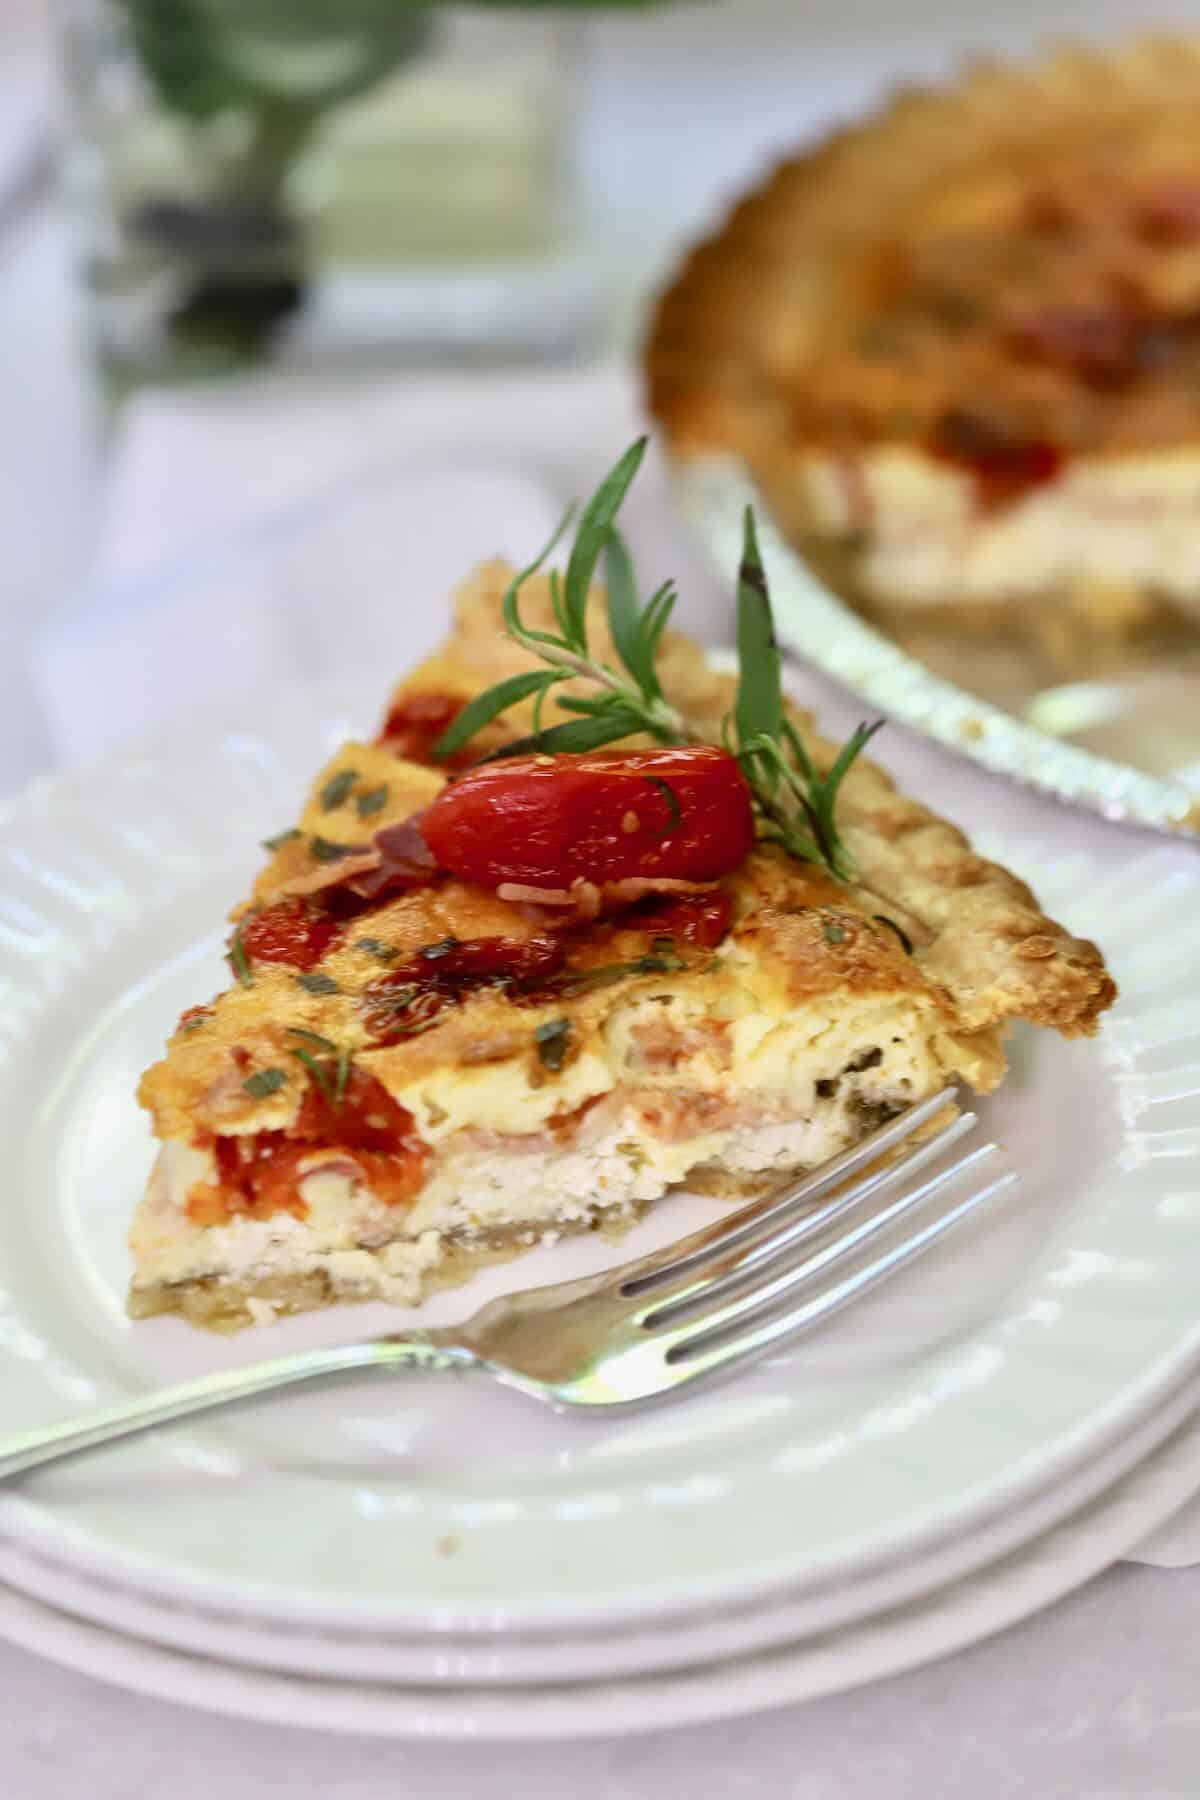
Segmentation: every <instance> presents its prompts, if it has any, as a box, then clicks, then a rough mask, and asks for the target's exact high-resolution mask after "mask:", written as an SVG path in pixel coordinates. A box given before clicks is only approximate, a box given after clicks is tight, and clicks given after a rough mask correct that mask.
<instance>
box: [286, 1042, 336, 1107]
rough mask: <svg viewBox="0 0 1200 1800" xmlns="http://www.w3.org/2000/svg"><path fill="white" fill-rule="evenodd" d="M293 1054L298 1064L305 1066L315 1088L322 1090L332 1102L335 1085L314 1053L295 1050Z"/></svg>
mask: <svg viewBox="0 0 1200 1800" xmlns="http://www.w3.org/2000/svg"><path fill="white" fill-rule="evenodd" d="M291 1054H292V1055H293V1056H294V1057H295V1058H296V1061H297V1062H299V1063H303V1064H304V1067H305V1068H306V1069H307V1071H308V1075H309V1079H310V1080H311V1082H312V1084H313V1086H314V1087H317V1088H320V1090H321V1092H322V1093H323V1094H324V1096H325V1098H326V1099H327V1100H332V1099H333V1097H334V1090H333V1083H332V1082H331V1081H330V1079H329V1075H328V1072H327V1071H326V1070H325V1069H323V1068H322V1067H321V1065H320V1063H319V1062H318V1061H317V1059H316V1057H315V1056H314V1055H313V1054H312V1052H311V1051H310V1050H293V1051H292V1052H291Z"/></svg>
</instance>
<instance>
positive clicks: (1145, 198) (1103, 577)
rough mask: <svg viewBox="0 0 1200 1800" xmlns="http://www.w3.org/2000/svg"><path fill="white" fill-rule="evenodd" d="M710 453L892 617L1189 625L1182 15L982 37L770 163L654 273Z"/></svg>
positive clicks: (1114, 655)
mask: <svg viewBox="0 0 1200 1800" xmlns="http://www.w3.org/2000/svg"><path fill="white" fill-rule="evenodd" d="M646 369H647V377H648V388H649V401H650V406H651V410H652V412H653V413H654V415H655V416H656V417H657V419H658V420H659V421H660V423H661V424H662V426H663V427H664V429H665V431H666V433H667V435H668V438H669V441H670V444H671V446H672V448H673V451H674V454H675V456H676V457H677V458H679V459H681V460H683V461H685V462H690V461H694V460H695V459H699V458H710V457H722V456H728V457H731V458H734V459H736V461H737V462H738V463H739V464H740V465H741V466H742V467H744V468H747V469H748V470H749V471H750V473H751V474H752V476H753V478H754V480H755V482H756V484H757V486H758V488H759V490H760V491H761V493H762V494H763V495H764V497H765V498H766V500H767V502H768V503H769V505H770V507H771V509H772V511H773V513H774V515H775V518H776V520H777V522H778V523H779V524H780V525H781V526H782V527H783V528H784V529H785V530H786V531H787V532H788V533H789V534H790V535H791V536H792V537H793V539H794V540H795V541H796V542H797V543H798V545H799V546H800V547H801V548H802V549H803V550H804V551H805V553H806V554H807V556H808V557H809V559H810V561H811V562H812V563H813V565H814V566H815V567H816V569H817V570H818V572H820V573H822V574H823V575H824V576H825V577H826V578H827V579H829V580H830V582H831V585H833V586H834V587H835V588H836V589H838V591H840V592H841V593H842V594H843V595H845V596H846V597H847V598H848V599H850V600H851V601H852V602H853V603H854V604H856V605H857V606H858V607H859V608H860V609H861V610H863V611H865V612H866V613H867V614H868V615H869V616H871V617H874V618H875V619H876V620H878V621H879V622H880V623H882V624H883V625H884V626H885V627H886V628H887V629H888V630H889V631H890V632H891V633H892V634H893V635H896V636H899V637H900V639H901V641H905V639H906V638H909V637H910V635H911V634H912V633H913V632H919V631H922V630H933V629H936V630H937V631H938V632H940V633H942V634H943V635H946V634H953V633H969V634H972V635H973V636H974V637H975V638H976V639H977V640H978V639H979V638H980V637H981V636H983V635H987V636H989V637H991V638H993V639H1002V640H1003V639H1008V640H1011V641H1013V642H1016V643H1027V644H1029V645H1031V646H1032V647H1033V648H1034V649H1035V650H1039V651H1042V652H1044V653H1045V654H1046V656H1047V657H1048V659H1049V662H1050V664H1051V666H1052V667H1055V668H1064V667H1065V668H1073V669H1082V670H1086V669H1087V668H1088V667H1089V665H1090V666H1093V667H1095V668H1097V669H1099V668H1103V667H1106V666H1110V665H1112V666H1115V665H1116V664H1119V663H1120V662H1121V661H1122V659H1123V653H1124V652H1125V651H1126V650H1128V649H1129V648H1130V647H1135V648H1136V647H1137V646H1139V645H1140V646H1146V645H1153V646H1155V647H1156V648H1158V649H1161V648H1163V647H1165V646H1167V645H1170V646H1175V645H1177V644H1179V643H1190V644H1192V645H1193V646H1195V645H1196V644H1198V643H1200V637H1198V636H1197V633H1196V627H1197V626H1198V625H1200V42H1193V41H1187V40H1181V41H1175V40H1162V39H1144V40H1140V41H1138V42H1136V43H1134V44H1132V45H1130V46H1128V47H1126V48H1124V49H1122V50H1118V51H1113V52H1106V51H1085V50H1063V51H1059V52H1057V53H1055V54H1052V55H1048V56H1046V57H1044V58H1043V59H1042V60H1040V61H1037V62H1035V63H1033V64H1032V65H1030V66H1027V67H1008V66H1002V65H999V64H993V63H981V64H978V65H976V66H973V67H971V68H970V69H969V70H968V71H967V72H966V73H965V74H964V75H963V76H962V78H961V79H960V80H958V81H957V82H956V83H955V84H954V85H952V86H948V87H946V88H945V89H943V90H934V91H914V92H905V93H903V94H901V95H900V96H899V97H898V98H896V99H895V100H894V101H893V102H892V103H891V104H890V105H889V106H887V108H886V109H885V110H883V111H882V112H880V113H879V114H878V115H877V116H875V117H874V118H871V119H869V120H868V121H867V122H866V123H864V124H863V125H861V126H860V127H858V128H857V129H852V130H844V131H841V132H838V133H837V134H836V135H834V136H832V137H830V138H829V139H827V140H826V141H825V142H824V143H822V144H820V145H818V146H817V147H816V148H814V149H812V150H810V151H808V152H807V153H805V154H802V155H800V156H798V157H796V158H795V159H794V160H792V161H790V162H787V163H785V164H784V165H783V166H782V167H780V168H779V169H777V170H776V172H775V173H774V175H773V176H772V177H771V178H770V179H769V180H768V181H767V182H766V184H765V185H764V186H763V187H762V188H760V189H759V190H758V191H757V192H755V193H753V194H752V195H750V197H749V198H747V199H746V200H745V201H744V202H743V203H742V204H741V205H740V206H739V207H738V208H737V209H736V211H735V212H734V213H733V215H732V217H731V218H730V219H729V220H728V222H727V223H726V224H725V225H724V227H723V228H722V229H721V230H719V232H718V233H717V235H716V236H715V237H713V238H712V240H711V241H710V242H708V243H705V244H704V245H703V246H702V247H701V248H699V249H698V250H697V251H696V252H695V253H694V254H693V255H692V257H691V258H690V260H689V261H688V262H687V263H686V265H685V266H684V268H683V269H682V271H681V272H680V273H679V275H678V277H677V278H676V280H675V281H674V283H673V285H672V286H671V287H670V288H669V290H668V291H667V293H666V294H665V296H664V297H663V298H662V300H661V302H660V304H659V306H658V309H657V314H656V317H655V319H654V322H653V325H652V329H651V332H650V335H649V340H648V345H647V351H646Z"/></svg>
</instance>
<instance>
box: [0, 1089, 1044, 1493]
mask: <svg viewBox="0 0 1200 1800" xmlns="http://www.w3.org/2000/svg"><path fill="white" fill-rule="evenodd" d="M954 1099H955V1094H954V1091H953V1090H952V1089H946V1090H945V1091H944V1092H942V1093H940V1094H935V1095H934V1096H933V1097H932V1098H930V1099H928V1100H925V1101H922V1102H921V1104H920V1105H919V1106H914V1107H911V1108H910V1109H909V1110H908V1111H907V1112H905V1113H902V1114H901V1115H900V1116H899V1117H898V1118H896V1119H893V1120H892V1121H891V1122H890V1123H889V1124H887V1125H885V1126H884V1127H883V1128H882V1129H881V1130H879V1131H876V1132H875V1133H873V1134H872V1135H871V1136H870V1137H868V1138H866V1139H864V1140H863V1142H862V1143H860V1144H858V1145H856V1146H855V1148H854V1149H852V1150H848V1151H846V1152H845V1153H844V1154H843V1155H841V1156H838V1157H835V1158H834V1159H833V1160H832V1161H831V1162H829V1163H827V1164H825V1165H824V1167H823V1168H821V1169H818V1170H816V1171H815V1172H814V1173H812V1174H808V1175H805V1176H804V1177H803V1178H801V1179H799V1180H795V1179H793V1180H792V1181H790V1182H789V1183H788V1184H787V1185H786V1187H784V1188H782V1189H781V1190H779V1191H778V1192H776V1193H773V1194H770V1195H768V1196H767V1197H766V1198H765V1199H759V1200H757V1201H755V1202H754V1203H753V1204H752V1205H750V1206H748V1207H744V1208H742V1209H741V1210H740V1211H739V1212H736V1213H734V1214H732V1215H729V1214H727V1215H726V1216H725V1217H723V1218H720V1219H717V1220H715V1221H714V1222H713V1223H712V1224H711V1225H707V1226H705V1227H704V1229H703V1230H701V1231H697V1232H695V1233H694V1234H693V1235H692V1236H690V1237H686V1238H682V1239H681V1240H680V1241H679V1242H678V1243H674V1244H670V1245H668V1246H667V1247H666V1248H665V1249H662V1250H656V1251H654V1252H653V1253H652V1254H651V1255H649V1256H644V1257H642V1258H640V1260H638V1261H637V1262H631V1263H625V1264H624V1265H623V1266H622V1267H620V1268H617V1269H608V1270H605V1271H604V1273H603V1274H600V1275H592V1276H587V1277H585V1278H584V1279H583V1280H579V1281H568V1282H560V1283H558V1284H557V1285H555V1286H553V1287H542V1288H530V1289H527V1290H526V1291H525V1292H524V1293H519V1294H508V1295H505V1296H504V1297H503V1298H501V1299H498V1300H491V1301H489V1302H488V1303H487V1305H485V1306H483V1307H481V1308H480V1310H479V1311H478V1312H477V1313H475V1314H474V1316H473V1317H472V1318H469V1319H468V1320H466V1322H465V1323H464V1324H461V1325H451V1326H447V1327H444V1328H441V1329H437V1330H432V1331H415V1332H406V1333H405V1334H404V1335H403V1336H400V1335H397V1336H389V1337H383V1338H377V1339H373V1340H371V1341H369V1342H364V1343H357V1344H344V1345H334V1346H332V1347H330V1348H328V1349H323V1350H307V1351H301V1352H300V1353H298V1354H296V1355H292V1356H280V1357H275V1358H273V1359H272V1360H271V1361H269V1362H259V1363H252V1364H251V1365H250V1366H249V1367H247V1368H244V1369H233V1370H229V1371H222V1372H221V1373H220V1374H217V1375H206V1376H203V1377H201V1379H200V1380H198V1381H188V1382H183V1383H181V1384H180V1385H178V1386H176V1387H169V1388H163V1389H160V1390H159V1391H158V1392H155V1393H151V1394H147V1395H144V1396H143V1397H141V1398H139V1399H136V1400H129V1401H125V1402H123V1403H122V1404H121V1405H119V1406H110V1407H106V1408H104V1409H103V1410H102V1411H98V1412H93V1413H89V1414H85V1415H84V1416H83V1417H81V1418H75V1419H67V1420H64V1421H62V1422H61V1423H60V1424H57V1425H49V1426H46V1427H45V1428H44V1429H41V1430H38V1431H28V1432H23V1433H21V1434H20V1435H18V1436H14V1437H10V1438H8V1439H7V1440H0V1479H4V1478H5V1477H7V1476H10V1475H16V1474H19V1473H20V1472H21V1471H22V1470H26V1469H32V1468H35V1467H37V1466H38V1465H39V1464H42V1463H47V1462H53V1461H54V1460H55V1459H56V1458H58V1457H62V1456H70V1455H74V1454H75V1453H77V1452H78V1451H81V1450H90V1449H93V1448H95V1447H96V1446H97V1445H100V1444H107V1443H111V1442H112V1441H113V1440H114V1439H116V1438H123V1437H128V1436H131V1435H132V1434H133V1433H135V1432H139V1431H146V1430H148V1429H150V1428H151V1427H154V1426H159V1425H169V1424H173V1423H174V1422H175V1421H176V1420H178V1419H186V1418H190V1417H192V1416H194V1415H195V1414H197V1413H204V1412H212V1411H214V1410H215V1409H216V1408H218V1407H221V1406H228V1405H230V1404H232V1403H233V1402H236V1401H241V1400H251V1399H255V1398H257V1397H258V1396H259V1395H261V1394H267V1393H270V1392H272V1391H273V1390H274V1389H276V1388H287V1387H294V1386H297V1385H298V1384H301V1383H304V1382H314V1381H319V1380H322V1379H327V1378H328V1377H330V1376H338V1375H345V1374H349V1373H351V1372H354V1371H362V1370H385V1369H386V1370H389V1371H391V1370H400V1369H436V1370H449V1371H451V1372H454V1373H459V1374H462V1373H467V1372H470V1371H474V1372H477V1373H482V1374H485V1375H491V1376H494V1377H495V1379H496V1380H497V1381H500V1382H503V1383H504V1384H505V1385H506V1386H508V1387H514V1388H517V1389H519V1390H520V1392H521V1393H523V1394H528V1395H530V1396H531V1397H532V1398H533V1399H536V1400H542V1401H545V1402H546V1403H547V1404H549V1405H550V1406H553V1407H556V1408H558V1409H559V1410H560V1411H576V1410H578V1411H582V1412H591V1413H594V1414H596V1415H601V1416H602V1415H604V1414H607V1413H611V1412H614V1411H617V1410H619V1409H632V1408H636V1407H642V1406H648V1405H651V1404H653V1403H655V1402H659V1401H663V1400H665V1399H667V1398H669V1397H670V1396H672V1395H675V1394H679V1393H682V1392H684V1391H687V1390H689V1389H691V1388H693V1387H695V1386H696V1385H697V1384H699V1383H701V1382H705V1381H710V1380H713V1379H715V1378H717V1377H719V1376H726V1375H729V1374H731V1373H733V1372H734V1371H735V1370H737V1369H740V1368H742V1367H743V1366H744V1365H745V1364H747V1363H749V1362H751V1361H753V1360H754V1359H755V1358H757V1357H760V1356H762V1355H764V1354H765V1353H767V1352H768V1351H771V1350H775V1349H778V1348H779V1347H780V1346H781V1345H783V1344H786V1343H789V1342H790V1341H792V1340H793V1339H794V1338H796V1337H798V1336H800V1335H801V1334H802V1333H803V1332H806V1331H810V1330H811V1329H812V1328H813V1327H814V1326H816V1325H820V1324H821V1323H823V1322H824V1321H825V1320H826V1319H829V1318H831V1317H832V1316H833V1314H834V1313H837V1312H840V1311H841V1310H842V1309H843V1308H844V1307H847V1306H850V1305H851V1304H852V1303H853V1302H854V1301H855V1300H858V1299H860V1298H861V1297H862V1296H863V1295H864V1294H867V1293H869V1292H870V1291H871V1289H872V1288H874V1287H877V1286H878V1285H879V1284H880V1283H881V1282H883V1281H886V1280H888V1279H889V1277H891V1276H892V1275H894V1274H896V1273H897V1271H898V1270H900V1269H902V1268H904V1266H905V1265H906V1264H907V1263H910V1262H912V1261H913V1259H914V1258H915V1257H917V1256H920V1255H921V1254H922V1252H923V1251H925V1250H928V1249H929V1248H930V1247H931V1245H933V1244H935V1243H937V1242H938V1240H939V1239H940V1238H942V1237H944V1236H945V1235H946V1233H947V1232H949V1231H951V1230H953V1228H954V1227H955V1226H956V1225H958V1224H959V1223H960V1222H961V1221H962V1220H963V1219H965V1218H966V1217H967V1216H968V1215H969V1214H970V1213H972V1212H974V1211H975V1209H976V1208H977V1207H979V1206H981V1205H982V1204H983V1203H984V1202H985V1201H987V1200H990V1199H992V1198H993V1197H994V1196H995V1195H997V1194H999V1193H1001V1192H1002V1191H1004V1190H1005V1189H1008V1188H1011V1187H1012V1185H1013V1184H1014V1182H1015V1181H1016V1179H1017V1177H1016V1174H1015V1173H1014V1172H1013V1171H1011V1170H1007V1171H1006V1170H1003V1169H999V1168H998V1167H997V1162H996V1159H997V1156H998V1151H997V1147H996V1145H995V1144H992V1143H988V1144H983V1145H980V1146H979V1147H977V1148H976V1149H974V1150H970V1151H967V1152H965V1153H959V1154H957V1155H955V1156H953V1157H951V1158H949V1159H947V1152H948V1151H949V1150H950V1149H951V1148H952V1147H953V1146H955V1145H957V1144H958V1143H959V1141H960V1140H961V1139H962V1138H963V1137H965V1136H966V1134H967V1133H968V1132H970V1131H971V1130H972V1128H973V1127H974V1125H975V1123H976V1119H975V1115H974V1114H973V1113H969V1112H968V1113H962V1114H959V1115H958V1116H957V1117H955V1118H954V1119H953V1121H952V1122H951V1123H948V1124H946V1125H945V1126H943V1127H942V1128H941V1129H935V1130H934V1131H933V1133H932V1135H930V1136H928V1137H926V1138H924V1139H923V1140H921V1141H919V1142H917V1143H915V1144H914V1143H913V1142H912V1141H911V1140H912V1138H913V1135H914V1133H916V1132H918V1131H920V1130H921V1128H922V1127H923V1126H927V1125H931V1124H932V1123H933V1122H935V1121H936V1120H937V1117H938V1114H939V1113H941V1112H942V1111H943V1110H945V1109H947V1108H948V1107H949V1106H950V1105H951V1103H952V1102H953V1101H954ZM902 1146H904V1148H903V1149H901V1147H902ZM885 1156H887V1157H889V1158H890V1160H888V1161H886V1162H883V1163H880V1160H879V1159H880V1158H881V1157H885ZM852 1177H857V1178H856V1179H853V1180H852V1179H851V1178H852ZM822 1199H824V1200H825V1202H826V1203H825V1204H824V1205H821V1206H818V1207H816V1208H815V1210H814V1203H815V1202H817V1201H819V1200H822ZM948 1202H949V1203H948ZM925 1214H928V1215H929V1216H928V1217H927V1218H926V1219H925V1220H924V1222H921V1220H922V1215H925ZM877 1240H879V1243H880V1247H879V1248H878V1250H877V1252H876V1253H875V1254H869V1252H870V1251H871V1250H872V1247H873V1246H875V1245H876V1241H877Z"/></svg>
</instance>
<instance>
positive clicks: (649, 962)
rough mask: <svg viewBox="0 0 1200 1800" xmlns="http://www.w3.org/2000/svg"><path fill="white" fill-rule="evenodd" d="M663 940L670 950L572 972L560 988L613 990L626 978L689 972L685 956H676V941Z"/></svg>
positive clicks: (564, 979)
mask: <svg viewBox="0 0 1200 1800" xmlns="http://www.w3.org/2000/svg"><path fill="white" fill-rule="evenodd" d="M655 941H656V942H658V941H660V940H657V939H656V940H655ZM662 941H663V942H665V943H666V944H667V945H668V946H670V948H668V949H663V950H655V951H652V952H651V953H650V954H649V955H646V956H639V957H636V958H635V959H634V961H633V962H624V963H605V964H603V965H602V967H600V968H598V969H580V970H578V971H577V972H575V973H574V974H572V973H570V972H568V973H567V974H566V975H564V976H563V977H562V981H561V984H560V985H561V986H562V988H563V990H564V991H565V992H567V993H570V994H583V993H587V992H588V990H589V989H591V988H602V987H610V986H611V985H612V983H613V982H614V981H620V980H621V978H622V977H623V976H625V975H674V974H677V973H678V972H679V970H681V969H686V968H687V967H688V966H689V965H688V964H687V963H685V962H684V960H683V958H682V957H681V956H676V954H675V950H674V945H673V943H672V940H671V939H670V938H666V939H665V940H662Z"/></svg>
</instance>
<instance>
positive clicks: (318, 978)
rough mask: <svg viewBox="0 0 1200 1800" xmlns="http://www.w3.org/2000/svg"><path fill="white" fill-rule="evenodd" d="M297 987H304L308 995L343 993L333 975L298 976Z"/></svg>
mask: <svg viewBox="0 0 1200 1800" xmlns="http://www.w3.org/2000/svg"><path fill="white" fill-rule="evenodd" d="M296 986H297V987H302V988H303V989H304V991H305V993H306V994H340V993H341V991H342V990H341V989H340V988H339V987H338V984H337V982H336V981H335V980H334V979H333V976H332V975H321V974H313V975H297V977H296Z"/></svg>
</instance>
